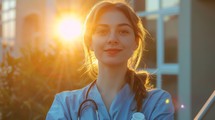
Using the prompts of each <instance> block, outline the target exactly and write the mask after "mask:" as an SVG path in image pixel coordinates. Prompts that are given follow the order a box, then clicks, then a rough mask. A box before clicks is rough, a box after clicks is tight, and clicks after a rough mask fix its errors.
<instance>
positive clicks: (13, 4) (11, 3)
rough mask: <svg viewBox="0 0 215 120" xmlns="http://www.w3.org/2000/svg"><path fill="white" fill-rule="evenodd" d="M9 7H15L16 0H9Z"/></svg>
mask: <svg viewBox="0 0 215 120" xmlns="http://www.w3.org/2000/svg"><path fill="white" fill-rule="evenodd" d="M9 6H10V8H15V7H16V0H10V5H9Z"/></svg>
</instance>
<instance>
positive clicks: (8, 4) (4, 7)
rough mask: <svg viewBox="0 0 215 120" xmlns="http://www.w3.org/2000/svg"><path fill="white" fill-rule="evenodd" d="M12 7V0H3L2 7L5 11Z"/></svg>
mask: <svg viewBox="0 0 215 120" xmlns="http://www.w3.org/2000/svg"><path fill="white" fill-rule="evenodd" d="M9 8H10V1H3V5H2V9H3V11H5V10H8V9H9Z"/></svg>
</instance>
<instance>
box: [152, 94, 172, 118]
mask: <svg viewBox="0 0 215 120" xmlns="http://www.w3.org/2000/svg"><path fill="white" fill-rule="evenodd" d="M152 119H153V120H174V106H173V103H172V98H171V95H170V94H169V93H167V92H164V93H163V94H162V95H161V97H160V99H159V100H158V101H157V103H156V106H155V109H154V111H153V113H152Z"/></svg>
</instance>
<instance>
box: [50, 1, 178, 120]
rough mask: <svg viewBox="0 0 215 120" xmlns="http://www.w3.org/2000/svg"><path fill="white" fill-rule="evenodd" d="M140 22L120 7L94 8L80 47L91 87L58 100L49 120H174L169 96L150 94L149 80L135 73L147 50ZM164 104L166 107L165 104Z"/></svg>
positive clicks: (120, 4) (124, 6)
mask: <svg viewBox="0 0 215 120" xmlns="http://www.w3.org/2000/svg"><path fill="white" fill-rule="evenodd" d="M145 33H146V32H145V31H144V28H143V26H142V23H141V19H140V18H139V17H138V16H137V15H136V14H135V12H134V11H133V10H132V8H131V7H129V5H128V4H126V3H124V2H107V1H103V2H100V3H98V4H96V5H95V6H94V7H93V9H92V10H91V12H90V13H89V15H88V17H87V19H86V22H85V32H84V45H85V53H86V64H85V67H86V68H87V73H88V78H91V79H93V80H95V81H94V82H92V83H91V84H90V85H88V86H86V87H84V88H82V89H80V90H74V91H68V92H62V93H59V94H57V95H56V97H55V100H54V102H53V104H52V106H51V108H50V110H49V112H48V114H47V118H46V119H47V120H60V119H61V120H63V119H65V120H66V119H67V120H71V119H72V120H77V119H82V120H94V119H100V120H131V118H132V115H133V113H135V112H141V113H143V114H144V116H145V118H146V120H155V119H156V120H172V119H173V114H174V107H173V105H172V101H171V96H170V95H169V94H168V93H167V92H165V91H163V90H159V89H153V90H148V89H149V88H150V85H149V80H148V79H149V75H148V73H147V72H146V71H139V72H137V70H136V69H137V67H138V64H139V62H140V58H141V55H142V51H143V50H144V45H145V43H144V42H145V41H144V38H145ZM167 101H168V102H167Z"/></svg>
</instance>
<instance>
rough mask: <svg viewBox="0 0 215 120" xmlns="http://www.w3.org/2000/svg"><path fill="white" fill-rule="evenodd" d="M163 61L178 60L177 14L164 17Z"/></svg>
mask: <svg viewBox="0 0 215 120" xmlns="http://www.w3.org/2000/svg"><path fill="white" fill-rule="evenodd" d="M164 40H165V43H164V45H165V46H164V48H165V49H164V62H165V63H177V62H178V16H177V15H172V16H165V17H164Z"/></svg>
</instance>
